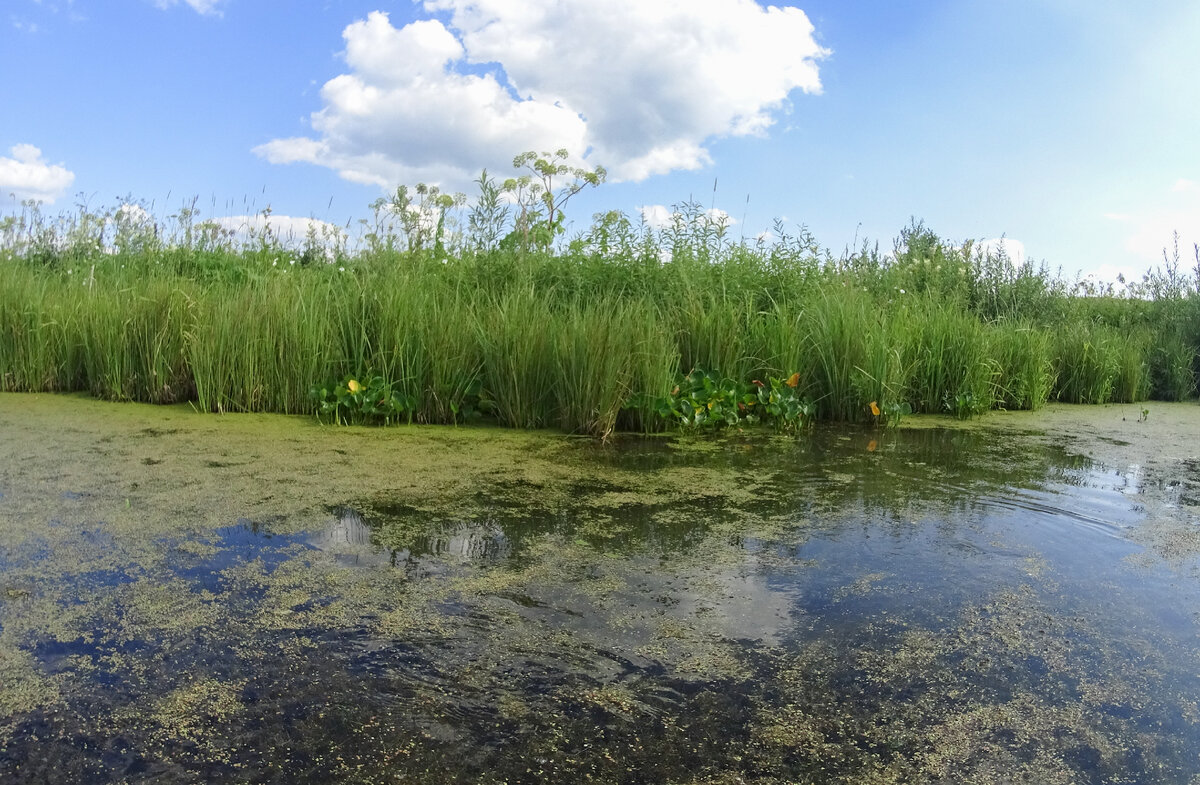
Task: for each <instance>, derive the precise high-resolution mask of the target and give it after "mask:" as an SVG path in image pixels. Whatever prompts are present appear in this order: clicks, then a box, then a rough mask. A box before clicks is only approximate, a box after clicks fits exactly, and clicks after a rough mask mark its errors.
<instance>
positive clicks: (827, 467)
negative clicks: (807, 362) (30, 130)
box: [0, 396, 1200, 783]
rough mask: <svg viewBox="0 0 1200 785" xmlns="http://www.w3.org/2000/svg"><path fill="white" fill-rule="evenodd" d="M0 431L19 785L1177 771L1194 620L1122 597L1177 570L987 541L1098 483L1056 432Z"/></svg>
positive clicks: (86, 404)
mask: <svg viewBox="0 0 1200 785" xmlns="http://www.w3.org/2000/svg"><path fill="white" fill-rule="evenodd" d="M10 401H15V402H16V403H18V404H19V406H17V407H16V408H9V406H8V404H9V403H10ZM913 419H914V420H917V419H919V418H913ZM1165 419H1166V417H1157V418H1156V421H1161V420H1165ZM907 423H908V420H906V424H907ZM0 431H2V432H3V433H4V434H5V437H6V443H11V444H13V445H14V447H15V449H14V450H13V452H12V454H11V456H9V457H6V458H0V493H2V494H3V497H2V498H0V549H2V550H0V586H2V587H3V592H2V593H0V733H2V734H4V735H5V736H6V738H7V740H8V741H9V744H8V745H7V748H8V750H9V752H7V753H6V755H7V756H8V757H5V758H0V774H5V775H6V776H8V777H9V778H12V779H14V780H15V781H31V782H32V781H39V778H44V777H45V776H48V773H49V772H59V773H62V772H66V773H68V774H70V775H71V776H77V778H78V779H84V778H91V779H93V780H95V781H133V782H137V781H148V780H151V779H157V780H158V781H168V782H191V781H204V780H213V779H238V778H242V779H256V780H258V781H280V782H282V781H299V782H305V781H312V782H404V781H414V780H415V781H422V782H461V781H472V782H503V781H509V782H518V781H519V782H535V781H541V782H580V781H595V782H621V781H629V779H630V778H631V777H632V778H636V779H640V780H641V781H646V782H680V783H683V782H695V783H699V782H709V783H718V782H744V781H756V782H764V783H766V782H777V783H783V782H864V783H869V782H950V781H954V782H994V781H998V780H1005V781H1015V782H1019V781H1029V782H1084V781H1086V782H1114V783H1115V782H1125V781H1162V782H1186V781H1188V778H1189V777H1190V772H1189V771H1188V766H1189V765H1191V764H1190V761H1193V760H1194V759H1195V758H1194V756H1195V753H1196V747H1197V744H1196V738H1197V736H1196V728H1195V725H1196V719H1197V716H1198V715H1200V711H1198V709H1197V697H1198V696H1200V689H1198V686H1197V684H1196V678H1195V674H1196V673H1200V662H1198V661H1197V656H1196V652H1195V650H1194V646H1193V645H1192V643H1193V641H1194V635H1195V630H1194V629H1193V628H1192V627H1191V625H1190V623H1187V624H1184V623H1181V624H1180V625H1179V626H1178V628H1177V629H1176V628H1169V627H1163V626H1162V624H1163V623H1162V621H1161V619H1159V618H1158V617H1157V616H1156V613H1157V609H1155V608H1151V607H1147V606H1146V603H1145V602H1144V600H1143V599H1141V598H1140V595H1137V594H1136V593H1135V592H1133V591H1131V590H1130V589H1129V588H1128V586H1127V585H1126V584H1125V583H1124V582H1123V580H1122V578H1121V574H1122V573H1121V571H1122V570H1125V569H1129V568H1127V567H1124V566H1123V565H1126V564H1128V562H1129V559H1131V558H1133V557H1134V556H1138V555H1140V556H1142V557H1146V555H1147V554H1149V557H1148V558H1150V561H1146V560H1145V558H1143V561H1142V562H1141V563H1140V566H1138V567H1137V568H1136V571H1137V574H1139V575H1140V574H1145V573H1152V574H1156V575H1162V574H1164V573H1163V572H1162V571H1163V570H1164V569H1165V570H1167V571H1168V572H1167V573H1165V574H1167V575H1175V576H1177V575H1179V574H1180V573H1179V572H1178V571H1176V572H1170V570H1173V569H1177V566H1178V565H1179V564H1180V563H1181V562H1179V561H1176V562H1170V561H1167V560H1162V559H1159V560H1158V561H1154V560H1153V559H1154V554H1155V552H1154V550H1153V549H1147V550H1138V549H1137V548H1136V547H1135V546H1134V545H1132V544H1128V543H1124V544H1122V543H1118V544H1117V545H1113V546H1107V545H1106V546H1104V547H1105V548H1108V547H1112V548H1115V550H1114V551H1113V552H1112V554H1111V559H1110V561H1111V564H1110V565H1109V566H1110V568H1111V570H1112V574H1110V575H1107V576H1106V577H1101V578H1097V577H1096V576H1093V575H1091V574H1090V573H1079V572H1074V571H1073V570H1074V569H1075V567H1076V565H1074V564H1073V563H1071V562H1069V561H1064V555H1063V550H1061V549H1060V550H1057V551H1056V550H1053V549H1052V548H1051V545H1052V543H1051V544H1046V545H1043V543H1042V542H1040V541H1039V540H1038V539H1037V538H1036V537H1032V538H1031V537H1029V536H1027V535H1025V534H1022V533H1021V531H1020V530H1019V529H1017V528H1014V526H1013V525H1010V523H1012V522H1013V521H1018V522H1019V518H1018V519H1012V521H1010V519H1009V518H1004V521H1009V523H1005V524H1004V525H992V524H990V523H989V521H991V520H992V518H993V517H995V516H997V515H1000V514H1001V513H1006V511H1007V510H1009V509H1010V508H1009V507H1005V506H1004V505H1003V504H1001V503H1000V502H1007V500H1008V497H1007V496H1005V495H1004V494H1005V489H1008V488H1034V489H1037V488H1041V487H1042V486H1043V485H1044V484H1045V483H1046V482H1047V480H1046V478H1048V477H1050V478H1056V479H1055V482H1060V481H1066V480H1070V481H1072V482H1074V481H1077V480H1078V481H1080V482H1083V481H1087V478H1088V477H1090V476H1091V475H1090V474H1088V473H1089V472H1092V471H1093V470H1094V467H1093V465H1092V463H1091V462H1089V461H1087V460H1079V459H1078V456H1072V455H1071V454H1070V453H1066V452H1064V451H1063V450H1062V449H1060V445H1058V444H1057V443H1056V442H1055V439H1056V437H1055V436H1054V434H1055V431H1054V429H1053V427H1050V428H1047V429H1044V430H1042V431H1040V432H1038V433H1035V434H1032V435H1019V436H1013V435H1012V434H1008V433H1005V432H1003V431H998V430H997V429H995V428H989V429H985V430H984V431H983V432H982V434H980V433H976V432H974V431H969V430H956V429H950V430H946V429H943V430H939V431H930V432H928V433H923V432H921V431H914V432H912V433H904V432H901V433H898V434H897V433H889V434H887V435H883V436H881V435H879V434H872V433H870V432H857V431H854V432H849V433H847V434H842V436H844V437H845V438H839V437H838V436H837V435H834V434H824V433H817V434H814V435H812V436H811V437H809V438H807V440H802V441H795V440H791V439H787V440H781V439H777V438H775V437H760V436H758V435H754V434H745V435H733V436H732V437H731V438H729V439H725V440H721V441H708V442H697V441H693V440H683V441H674V440H663V441H651V442H647V443H642V444H634V445H631V446H630V447H628V448H626V452H624V453H622V452H621V449H622V448H620V447H616V448H614V447H613V446H611V445H595V444H591V443H587V442H581V441H579V440H572V439H568V438H565V437H562V436H559V435H556V434H548V433H534V434H528V433H519V432H512V431H501V430H497V429H452V428H418V427H414V428H393V429H386V430H368V429H356V428H328V427H322V426H319V425H316V424H315V423H313V422H311V421H309V420H306V419H301V418H286V417H263V416H256V415H247V416H243V415H238V416H225V417H213V416H211V415H197V414H195V413H193V412H191V411H189V410H187V409H185V408H178V407H168V408H150V407H140V406H128V407H127V406H111V405H104V404H97V403H95V402H93V401H90V400H87V399H79V398H74V397H62V398H60V397H51V396H19V397H18V396H0ZM1065 433H1067V431H1066V430H1063V431H1062V433H1061V434H1060V437H1062V434H1065ZM1062 438H1065V437H1062ZM873 441H874V442H875V444H874V446H873V447H872V446H871V443H872V442H873ZM1126 441H1128V440H1126ZM1076 444H1077V442H1076ZM1146 444H1147V445H1149V442H1146ZM1130 447H1137V445H1136V444H1134V443H1133V442H1130V444H1127V445H1124V446H1117V445H1111V444H1109V445H1107V447H1105V448H1104V449H1106V450H1107V449H1109V448H1112V449H1118V448H1119V449H1123V450H1129V448H1130ZM1017 450H1020V451H1022V453H1023V455H1024V456H1025V457H1024V459H1023V460H1022V461H1013V460H1012V459H1011V458H1012V455H1013V454H1014V451H1017ZM1130 454H1131V453H1125V455H1127V456H1128V455H1130ZM1104 455H1111V453H1104ZM964 456H970V458H971V460H972V462H973V464H974V465H969V466H968V465H966V463H965V462H964V461H963V460H962V458H963V457H964ZM147 459H151V460H153V461H157V462H156V463H147ZM235 464H236V465H235ZM1159 465H1161V466H1165V464H1159ZM1072 487H1074V486H1072ZM1139 501H1140V502H1142V503H1144V504H1146V505H1147V508H1152V509H1154V510H1156V516H1157V517H1155V521H1158V523H1155V522H1151V523H1150V524H1149V525H1160V524H1161V525H1164V526H1166V525H1172V526H1174V528H1175V529H1181V528H1185V526H1186V525H1187V524H1188V521H1187V519H1186V517H1184V518H1183V519H1182V523H1181V522H1180V520H1181V519H1180V518H1179V516H1178V513H1179V511H1180V508H1179V506H1178V501H1177V500H1176V501H1171V499H1170V498H1167V499H1166V500H1165V501H1164V499H1163V498H1161V497H1155V496H1154V494H1152V493H1149V494H1147V493H1143V494H1141V495H1140V496H1139ZM1170 504H1174V505H1175V506H1174V507H1172V506H1169V505H1170ZM1159 507H1161V509H1159ZM1031 509H1034V510H1035V511H1036V510H1037V509H1040V508H1031ZM1169 521H1174V523H1172V524H1169V523H1168V522H1169ZM1075 534H1078V535H1079V536H1081V537H1084V538H1085V540H1086V534H1087V530H1080V531H1079V532H1076V533H1075ZM1131 534H1132V535H1133V536H1135V537H1136V536H1137V533H1136V530H1131ZM339 537H341V539H338V538H339ZM1088 542H1090V541H1085V543H1084V544H1085V545H1087V543H1088ZM1114 542H1115V541H1114ZM880 543H886V545H880ZM1094 545H1095V544H1094V543H1092V544H1091V545H1088V547H1093V546H1094ZM891 549H898V550H896V551H895V553H893V550H891ZM897 553H898V554H901V555H902V556H903V558H902V559H899V558H898V557H897V556H896V555H895V554H897ZM1089 553H1095V554H1099V555H1100V556H1103V557H1105V558H1109V551H1107V550H1104V549H1103V548H1102V549H1100V550H1096V551H1089ZM1172 565H1175V566H1174V567H1173V566H1172ZM1176 579H1177V578H1176ZM1081 587H1082V588H1085V589H1087V590H1088V592H1090V594H1089V593H1087V592H1083V591H1080V588H1081ZM1179 602H1180V603H1182V604H1183V605H1184V606H1186V607H1193V604H1194V594H1191V593H1188V592H1184V593H1183V594H1182V595H1181V598H1180V600H1179ZM1147 772H1153V774H1152V775H1149V774H1147Z"/></svg>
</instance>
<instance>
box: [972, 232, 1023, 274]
mask: <svg viewBox="0 0 1200 785" xmlns="http://www.w3.org/2000/svg"><path fill="white" fill-rule="evenodd" d="M975 252H976V253H978V254H980V255H982V256H994V257H999V256H1001V255H1003V256H1005V257H1007V258H1008V261H1009V262H1011V263H1012V264H1013V265H1014V266H1017V267H1019V266H1021V265H1023V264H1025V259H1026V256H1025V243H1023V242H1021V241H1020V240H1014V239H1012V238H1011V237H993V238H992V239H990V240H980V241H979V242H978V243H976V244H975Z"/></svg>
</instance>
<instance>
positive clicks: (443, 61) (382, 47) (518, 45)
mask: <svg viewBox="0 0 1200 785" xmlns="http://www.w3.org/2000/svg"><path fill="white" fill-rule="evenodd" d="M423 7H424V9H425V10H426V11H427V12H429V13H430V14H437V15H438V16H439V18H437V19H426V20H421V21H417V22H413V23H411V24H408V25H405V26H403V27H400V28H397V27H395V26H393V25H392V23H391V21H390V20H389V18H388V15H387V14H386V13H383V12H379V11H376V12H373V13H371V14H370V15H368V17H367V18H366V19H365V20H361V21H356V22H354V23H353V24H351V25H349V26H348V27H346V29H345V30H344V31H343V34H342V36H343V38H344V40H345V43H346V49H345V53H344V57H345V61H346V64H347V66H348V73H344V74H341V75H339V76H336V77H334V78H333V79H331V80H329V81H328V82H326V83H325V85H324V87H323V88H322V90H321V97H322V101H323V107H322V108H321V109H320V110H319V111H317V112H315V113H314V114H313V115H312V116H311V118H310V119H311V124H312V128H313V131H314V132H315V133H314V135H313V136H312V137H296V138H288V139H275V140H272V141H270V142H268V143H266V144H264V145H261V146H260V147H258V148H256V150H255V151H256V152H257V153H258V154H260V155H262V156H263V157H265V158H266V159H267V160H269V161H271V162H273V163H291V162H298V161H303V162H309V163H314V164H318V165H321V166H327V167H330V168H332V169H335V170H336V171H337V172H338V173H339V174H340V175H341V176H342V177H344V178H346V179H348V180H351V181H354V182H361V183H373V184H377V185H381V186H385V187H386V186H392V185H395V184H397V183H400V182H408V183H411V182H415V181H418V180H420V181H426V182H438V183H442V184H445V185H450V186H453V187H461V186H463V185H465V184H466V183H467V182H468V181H469V180H470V179H472V178H473V177H474V176H475V175H476V174H478V172H479V170H480V169H482V168H484V167H488V168H489V169H491V170H493V171H497V172H506V171H508V168H509V163H510V162H511V160H512V157H513V156H514V155H516V154H517V153H519V152H522V151H524V150H538V151H542V150H556V149H559V148H563V147H565V148H567V149H568V150H570V151H572V153H574V154H576V155H577V156H579V155H583V154H585V153H586V155H587V160H588V162H589V163H592V164H602V165H604V166H606V167H607V168H608V169H609V171H610V175H611V177H612V178H613V179H617V180H641V179H644V178H646V177H649V176H652V175H655V174H661V173H666V172H669V171H673V170H677V169H697V168H700V167H703V166H705V165H707V164H708V163H710V162H711V155H710V153H709V151H708V149H707V148H706V147H705V145H706V144H707V143H708V142H709V141H710V140H712V139H715V138H720V137H726V136H747V135H761V134H763V133H765V132H766V131H767V129H768V128H769V127H770V126H771V125H772V123H773V122H774V120H775V116H776V115H777V114H778V113H780V112H781V111H786V110H787V109H788V103H787V101H788V97H789V95H790V94H791V93H792V92H793V91H794V90H801V91H804V92H809V93H818V92H820V88H821V85H820V80H819V77H818V72H817V64H816V63H817V60H818V59H820V58H821V57H823V56H824V55H825V54H826V52H825V50H823V49H822V48H821V47H820V46H819V45H818V44H817V43H816V41H815V39H814V38H813V27H812V25H811V23H810V22H809V20H808V17H807V16H805V14H804V12H803V11H801V10H800V9H798V8H790V7H789V8H777V7H774V6H771V7H767V8H764V7H762V6H760V5H759V4H758V3H756V2H754V0H658V1H657V2H653V3H647V2H644V0H610V2H606V3H595V2H592V1H591V0H536V1H533V0H531V1H529V2H522V3H515V2H512V0H471V1H468V0H425V2H424V4H423ZM443 20H444V21H443Z"/></svg>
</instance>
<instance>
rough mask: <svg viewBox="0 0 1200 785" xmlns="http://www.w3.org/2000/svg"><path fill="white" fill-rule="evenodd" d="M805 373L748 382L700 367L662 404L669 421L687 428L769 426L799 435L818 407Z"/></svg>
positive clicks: (659, 406)
mask: <svg viewBox="0 0 1200 785" xmlns="http://www.w3.org/2000/svg"><path fill="white" fill-rule="evenodd" d="M799 385H800V373H799V372H796V373H793V374H792V375H791V376H789V377H787V378H786V379H780V378H778V377H775V376H771V377H768V381H767V382H762V381H760V380H758V379H754V380H752V381H750V382H749V383H747V382H742V381H739V380H736V379H731V378H729V377H726V376H722V375H721V374H720V373H718V372H716V371H710V370H706V369H704V368H694V369H692V371H691V372H690V373H688V374H686V375H685V376H684V377H683V378H682V379H681V380H680V381H679V383H678V384H676V385H675V387H674V389H672V390H671V393H670V395H667V396H665V397H663V398H661V399H659V400H658V402H657V411H658V414H659V416H660V417H662V418H663V419H665V420H667V421H669V422H672V423H676V424H678V425H680V426H682V427H684V428H691V429H702V428H714V427H720V426H726V425H728V426H738V425H743V424H745V425H757V424H759V423H767V424H770V425H773V426H775V427H777V428H779V429H781V430H791V431H794V430H796V429H798V428H800V427H801V426H803V425H807V424H808V423H810V422H811V420H812V417H813V414H814V412H815V411H816V407H815V406H814V405H813V404H812V403H811V402H810V401H808V400H805V399H804V398H803V397H802V395H801V393H800V391H799V389H798V388H799Z"/></svg>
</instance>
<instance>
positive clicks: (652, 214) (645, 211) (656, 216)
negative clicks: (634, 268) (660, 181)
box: [638, 204, 737, 229]
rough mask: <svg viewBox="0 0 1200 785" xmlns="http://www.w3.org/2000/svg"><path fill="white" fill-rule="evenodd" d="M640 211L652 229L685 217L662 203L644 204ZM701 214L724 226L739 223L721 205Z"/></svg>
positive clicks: (669, 224)
mask: <svg viewBox="0 0 1200 785" xmlns="http://www.w3.org/2000/svg"><path fill="white" fill-rule="evenodd" d="M638 211H639V212H640V213H641V215H642V222H643V223H645V224H646V226H648V227H650V228H651V229H665V228H667V227H668V226H671V225H672V224H674V223H675V222H676V221H678V220H681V219H684V218H685V216H684V214H683V213H681V212H679V211H677V210H673V209H671V208H670V207H667V206H666V205H661V204H647V205H643V206H642V207H640V208H638ZM701 216H703V217H704V218H707V219H708V220H709V221H712V222H713V223H714V224H722V225H724V226H733V225H734V224H735V223H737V219H735V218H734V217H733V216H731V215H730V214H729V213H727V212H725V211H724V210H722V209H721V208H720V207H713V208H710V209H708V210H705V211H704V212H703V213H701Z"/></svg>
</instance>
